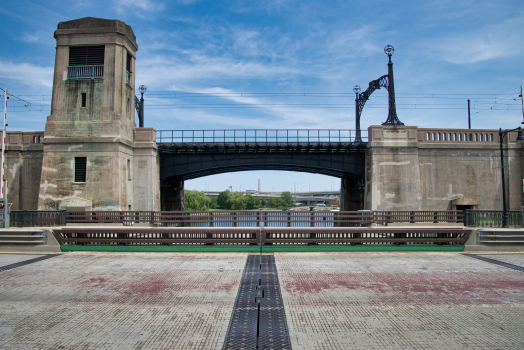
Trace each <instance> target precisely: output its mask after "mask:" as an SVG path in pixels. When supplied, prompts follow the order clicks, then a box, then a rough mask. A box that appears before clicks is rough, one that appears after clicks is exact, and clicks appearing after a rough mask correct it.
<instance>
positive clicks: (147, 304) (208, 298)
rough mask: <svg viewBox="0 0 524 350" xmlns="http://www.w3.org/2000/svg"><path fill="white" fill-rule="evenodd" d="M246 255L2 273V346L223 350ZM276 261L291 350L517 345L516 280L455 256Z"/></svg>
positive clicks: (521, 338)
mask: <svg viewBox="0 0 524 350" xmlns="http://www.w3.org/2000/svg"><path fill="white" fill-rule="evenodd" d="M485 255H488V254H485ZM36 256H37V255H31V254H27V255H25V254H24V255H22V254H0V265H1V266H5V265H7V264H9V263H12V262H15V261H16V262H19V261H20V260H22V259H26V258H27V260H28V259H31V258H34V257H36ZM246 257H247V254H190V253H179V254H173V253H170V254H120V253H119V254H108V253H68V254H61V255H56V256H55V257H53V258H50V259H47V260H43V261H39V262H35V263H32V264H29V265H25V266H22V267H18V268H15V269H11V270H7V271H3V272H0V278H1V280H2V283H1V284H0V348H1V349H221V348H222V345H223V343H224V339H225V336H226V333H227V329H228V326H229V321H230V318H231V315H232V310H233V304H234V301H235V298H236V294H237V291H238V287H239V283H240V278H241V275H242V271H243V269H244V265H245V262H246ZM489 257H490V258H492V259H497V258H498V259H499V260H504V261H505V262H510V263H512V264H515V265H519V266H522V265H524V264H523V262H524V254H521V253H513V254H489ZM275 260H276V264H277V269H278V274H279V280H280V286H281V291H282V297H283V301H284V305H285V312H286V318H287V324H288V328H289V331H290V339H291V343H292V347H293V349H522V348H524V334H523V333H522V331H521V329H522V324H524V273H522V272H519V271H516V270H512V269H508V268H504V267H502V266H499V265H495V264H490V263H487V262H484V261H480V260H477V259H472V258H470V257H468V256H465V255H463V254H458V253H299V254H291V253H276V254H275Z"/></svg>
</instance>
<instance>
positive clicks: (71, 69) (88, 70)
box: [67, 65, 104, 79]
mask: <svg viewBox="0 0 524 350" xmlns="http://www.w3.org/2000/svg"><path fill="white" fill-rule="evenodd" d="M103 77H104V65H97V66H68V67H67V79H95V78H103Z"/></svg>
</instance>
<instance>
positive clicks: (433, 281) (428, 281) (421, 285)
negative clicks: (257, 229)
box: [276, 253, 524, 349]
mask: <svg viewBox="0 0 524 350" xmlns="http://www.w3.org/2000/svg"><path fill="white" fill-rule="evenodd" d="M505 258H507V259H509V260H511V258H510V257H509V255H507V256H505ZM515 258H516V260H519V261H521V260H520V258H521V256H519V255H515ZM276 262H277V268H278V274H279V278H280V281H281V289H282V295H283V299H284V304H285V309H286V316H287V322H288V327H289V331H290V337H291V343H292V346H293V349H523V348H524V334H523V332H522V331H521V329H522V325H523V324H524V273H522V272H518V271H514V270H511V269H507V268H503V267H500V266H497V265H494V264H489V263H486V262H483V261H479V260H476V259H472V258H469V257H466V256H464V255H461V254H451V253H442V254H431V253H424V254H422V253H408V254H398V253H397V254H391V253H356V254H341V253H324V254H276Z"/></svg>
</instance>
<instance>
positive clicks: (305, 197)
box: [204, 191, 340, 205]
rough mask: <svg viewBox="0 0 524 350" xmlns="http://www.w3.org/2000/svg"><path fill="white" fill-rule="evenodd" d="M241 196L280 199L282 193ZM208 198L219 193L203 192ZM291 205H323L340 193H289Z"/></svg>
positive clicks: (256, 193)
mask: <svg viewBox="0 0 524 350" xmlns="http://www.w3.org/2000/svg"><path fill="white" fill-rule="evenodd" d="M241 193H242V194H243V195H248V194H249V195H251V196H253V197H256V198H259V199H265V200H267V199H270V198H282V197H281V196H282V192H253V191H241ZM204 194H205V195H206V196H208V197H218V195H219V194H220V192H219V191H204ZM291 195H292V199H291V201H292V202H293V203H306V204H307V205H309V204H312V203H324V204H328V203H329V202H330V201H331V200H332V199H333V198H335V197H338V196H340V191H323V192H295V193H291Z"/></svg>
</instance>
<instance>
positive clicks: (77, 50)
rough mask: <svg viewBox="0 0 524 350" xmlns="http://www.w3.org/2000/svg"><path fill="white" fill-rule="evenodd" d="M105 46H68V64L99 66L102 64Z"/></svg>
mask: <svg viewBox="0 0 524 350" xmlns="http://www.w3.org/2000/svg"><path fill="white" fill-rule="evenodd" d="M104 52H105V46H104V45H101V46H71V47H69V65H70V66H99V65H103V64H104Z"/></svg>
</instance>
